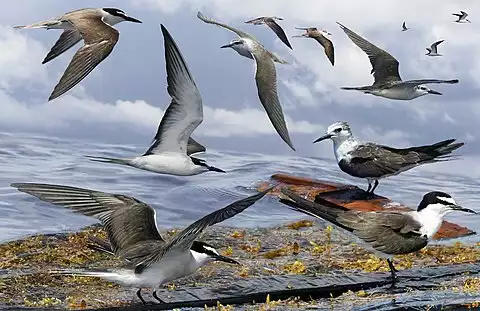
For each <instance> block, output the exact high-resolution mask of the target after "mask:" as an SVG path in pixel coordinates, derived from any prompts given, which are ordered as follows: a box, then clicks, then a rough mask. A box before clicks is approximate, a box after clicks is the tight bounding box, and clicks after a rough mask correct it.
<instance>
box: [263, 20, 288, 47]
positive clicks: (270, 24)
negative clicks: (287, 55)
mask: <svg viewBox="0 0 480 311" xmlns="http://www.w3.org/2000/svg"><path fill="white" fill-rule="evenodd" d="M265 24H267V25H268V27H270V29H272V30H273V32H275V33H276V34H277V36H278V38H279V39H280V40H282V42H283V43H285V45H286V46H288V47H289V48H290V49H292V50H293V48H292V46H291V45H290V42H289V41H288V38H287V35H286V34H285V31H284V30H283V28H282V27H280V25H278V24H277V23H276V22H275V21H274V20H273V19H271V18H270V19H267V20H266V21H265Z"/></svg>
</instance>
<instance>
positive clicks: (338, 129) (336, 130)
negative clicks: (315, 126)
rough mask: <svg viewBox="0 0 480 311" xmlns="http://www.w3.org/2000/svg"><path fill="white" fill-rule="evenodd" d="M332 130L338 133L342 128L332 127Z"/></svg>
mask: <svg viewBox="0 0 480 311" xmlns="http://www.w3.org/2000/svg"><path fill="white" fill-rule="evenodd" d="M333 131H334V132H335V133H340V132H341V131H342V128H341V127H339V128H336V129H334V130H333Z"/></svg>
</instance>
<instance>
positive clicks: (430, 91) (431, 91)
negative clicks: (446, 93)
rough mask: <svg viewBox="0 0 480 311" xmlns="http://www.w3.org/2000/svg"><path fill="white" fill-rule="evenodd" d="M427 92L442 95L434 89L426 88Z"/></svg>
mask: <svg viewBox="0 0 480 311" xmlns="http://www.w3.org/2000/svg"><path fill="white" fill-rule="evenodd" d="M428 93H429V94H435V95H443V94H442V93H440V92H437V91H434V90H428Z"/></svg>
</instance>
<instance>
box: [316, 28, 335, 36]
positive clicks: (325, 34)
mask: <svg viewBox="0 0 480 311" xmlns="http://www.w3.org/2000/svg"><path fill="white" fill-rule="evenodd" d="M319 32H320V33H321V34H322V35H323V36H324V37H326V36H331V35H332V34H331V33H330V32H328V31H326V30H325V29H322V30H319Z"/></svg>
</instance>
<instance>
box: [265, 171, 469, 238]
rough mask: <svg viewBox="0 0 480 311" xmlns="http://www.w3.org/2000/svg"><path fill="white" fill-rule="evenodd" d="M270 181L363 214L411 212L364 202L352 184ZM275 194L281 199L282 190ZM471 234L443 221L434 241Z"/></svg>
mask: <svg viewBox="0 0 480 311" xmlns="http://www.w3.org/2000/svg"><path fill="white" fill-rule="evenodd" d="M271 179H272V180H274V181H276V182H280V183H281V184H282V185H284V186H288V187H289V188H290V189H291V190H293V191H295V192H297V193H298V194H301V195H303V196H306V197H308V198H309V199H310V200H315V198H316V197H317V196H320V197H321V198H322V199H326V200H329V201H331V202H334V203H336V204H339V205H342V206H344V207H345V208H348V209H354V210H361V211H380V210H385V209H387V208H388V210H411V208H410V207H407V206H404V205H401V204H398V203H394V202H392V200H390V199H389V198H386V197H382V196H378V195H375V197H374V198H372V199H370V200H364V199H362V198H363V197H364V193H365V191H364V190H362V189H360V188H358V187H357V186H353V185H344V184H340V183H335V182H330V181H321V180H316V179H310V178H304V177H296V176H291V175H285V174H274V175H272V176H271ZM267 185H268V183H261V184H260V186H259V188H260V189H263V188H265V187H266V186H267ZM273 193H274V194H276V195H278V196H280V187H278V188H277V189H276V191H275V192H273ZM472 234H475V232H474V231H472V230H470V229H468V228H466V227H462V226H460V225H457V224H454V223H451V222H449V221H443V224H442V226H441V227H440V229H439V230H438V232H437V234H436V235H435V236H434V237H433V238H434V239H435V240H440V239H453V238H459V237H463V236H468V235H472Z"/></svg>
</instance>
